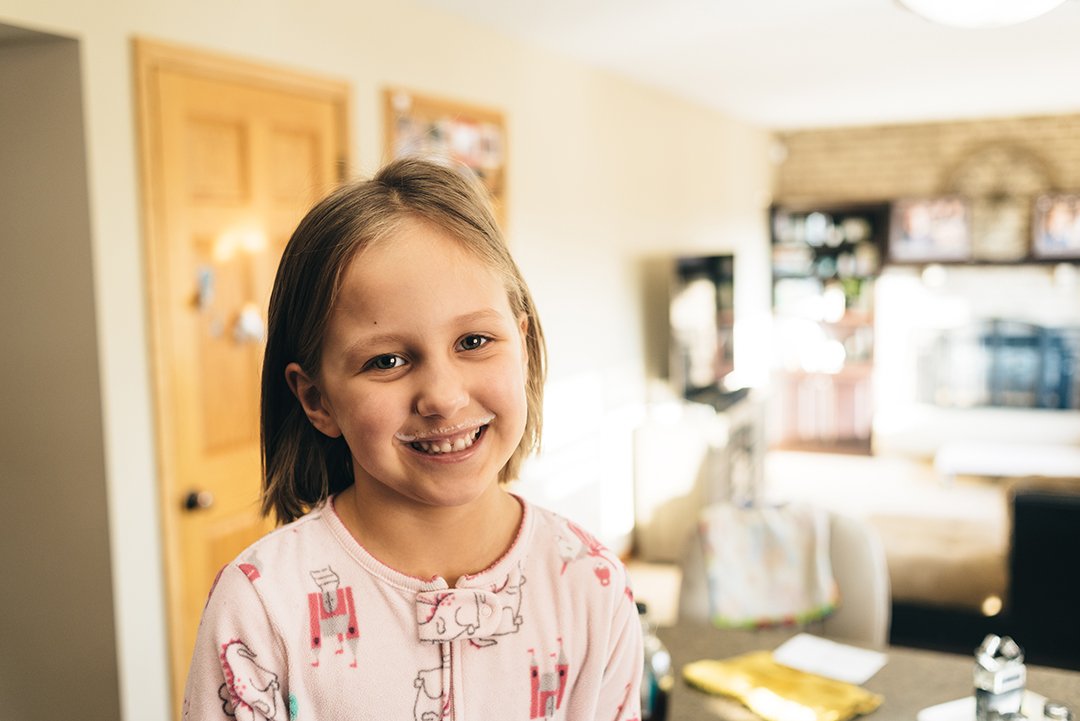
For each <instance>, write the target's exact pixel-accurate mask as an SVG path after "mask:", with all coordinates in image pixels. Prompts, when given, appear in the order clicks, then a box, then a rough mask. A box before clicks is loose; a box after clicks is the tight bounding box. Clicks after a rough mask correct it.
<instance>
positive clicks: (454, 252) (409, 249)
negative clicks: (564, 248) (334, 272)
mask: <svg viewBox="0 0 1080 721" xmlns="http://www.w3.org/2000/svg"><path fill="white" fill-rule="evenodd" d="M486 243H487V241H485V240H483V239H479V238H468V237H462V236H460V235H458V234H455V233H454V232H452V231H451V230H449V229H447V228H445V227H443V226H441V225H439V224H438V223H436V222H434V221H431V220H427V219H424V218H415V217H411V216H406V217H404V218H402V219H400V220H399V221H398V222H396V223H394V224H393V225H392V226H391V227H390V228H389V229H387V230H386V231H385V232H383V233H381V234H380V235H378V236H377V237H375V238H372V239H371V240H369V241H368V242H367V243H364V244H362V246H361V247H360V248H359V249H358V250H357V252H356V253H355V254H354V255H353V257H352V258H351V259H350V260H349V262H348V264H347V265H346V268H345V272H344V273H343V274H342V277H345V276H347V275H349V274H350V273H353V272H356V271H360V272H364V271H365V270H374V269H375V267H376V266H383V265H400V264H399V263H396V261H397V260H399V259H400V257H401V256H402V255H412V256H413V257H418V256H419V257H423V256H428V257H435V258H439V259H442V260H444V261H445V262H446V263H447V267H448V268H449V267H450V264H455V265H458V266H459V267H460V266H465V267H468V269H469V270H470V271H471V272H474V273H478V274H490V275H491V276H492V277H494V278H495V279H497V280H498V281H499V283H500V284H502V285H503V287H504V288H505V289H506V291H507V295H508V296H509V295H510V288H511V287H512V285H513V281H512V274H511V273H510V272H509V270H508V269H507V268H505V267H504V266H503V263H500V262H499V260H498V258H497V254H496V253H493V252H492V251H491V250H490V248H489V247H487V246H486ZM403 270H404V271H406V273H407V271H408V267H406V268H404V269H403Z"/></svg>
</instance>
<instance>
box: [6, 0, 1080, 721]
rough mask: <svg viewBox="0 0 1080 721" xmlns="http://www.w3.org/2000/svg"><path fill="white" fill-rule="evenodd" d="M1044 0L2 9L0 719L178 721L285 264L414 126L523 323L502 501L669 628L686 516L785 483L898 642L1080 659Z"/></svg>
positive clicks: (1072, 322) (1064, 68) (1078, 295)
mask: <svg viewBox="0 0 1080 721" xmlns="http://www.w3.org/2000/svg"><path fill="white" fill-rule="evenodd" d="M983 4H984V5H988V6H989V5H993V6H995V7H997V5H996V4H994V3H983ZM1038 4H1039V3H1032V2H1029V3H1027V5H1029V6H1032V5H1038ZM1043 4H1045V5H1046V6H1047V9H1048V10H1049V11H1048V12H1046V13H1045V14H1044V15H1042V16H1040V17H1036V18H1034V19H1031V20H1027V21H1025V22H1017V23H1010V22H1006V18H1004V17H994V18H990V20H989V21H988V22H989V26H987V27H958V26H957V25H956V22H959V21H957V19H956V18H944V20H945V22H939V21H938V20H940V18H939V19H938V20H931V19H926V18H924V17H920V16H919V15H917V14H916V13H915V12H914V11H912V10H911V9H909V8H908V7H905V6H904V5H903V4H901V3H900V2H899V1H898V0H761V1H759V2H756V3H742V4H735V3H731V2H726V1H717V2H703V1H702V0H674V1H672V2H663V3H661V2H658V1H657V0H630V1H629V2H626V1H623V2H615V1H614V0H599V1H598V2H593V3H588V4H582V3H576V2H569V0H549V1H548V2H545V3H504V2H498V0H386V1H384V2H374V1H373V0H313V1H310V2H300V1H299V0H270V1H265V0H262V1H260V0H230V1H229V2H212V1H210V0H189V1H187V2H175V1H173V0H95V1H94V2H92V3H86V2H76V1H74V0H0V129H2V132H0V329H2V331H3V334H4V337H3V342H2V346H3V353H0V370H2V372H3V373H4V375H5V377H7V378H8V379H9V381H8V383H7V391H6V393H5V402H4V404H3V410H2V411H0V428H2V429H3V433H2V434H0V482H2V484H3V485H2V488H3V494H4V503H3V510H0V578H3V579H4V584H3V585H4V590H3V591H0V718H3V719H7V718H11V719H16V720H18V721H23V720H24V719H37V718H50V719H51V718H60V717H62V716H65V715H69V714H70V712H71V710H72V709H74V708H79V709H80V716H81V717H84V718H91V719H116V718H121V719H125V720H134V719H139V721H166V720H167V719H175V718H177V709H178V708H179V699H180V695H181V694H182V682H183V678H184V675H185V674H186V669H187V659H189V658H190V653H191V643H192V639H193V634H194V625H193V624H194V623H197V618H198V612H199V611H200V610H201V603H202V600H203V599H205V596H206V592H207V590H208V589H209V586H210V583H211V582H212V580H213V577H214V574H215V573H216V572H217V570H218V569H219V568H220V567H221V565H222V564H223V563H225V562H227V561H229V560H230V559H231V558H233V557H234V556H235V555H236V554H237V553H238V552H239V551H240V550H241V549H243V548H244V547H245V546H246V545H248V544H249V543H250V542H251V541H253V540H254V539H255V538H257V537H258V536H259V535H260V534H261V533H263V532H264V531H265V530H266V528H267V527H268V526H266V525H265V523H263V522H262V521H259V520H258V519H257V514H255V513H254V510H255V505H254V504H255V496H256V494H257V490H258V479H259V461H258V430H257V420H258V418H257V403H258V398H257V383H258V367H259V357H260V356H259V354H260V352H261V343H262V337H263V327H264V322H265V313H266V301H267V289H268V288H269V283H270V279H272V274H273V270H274V268H275V266H276V258H277V255H276V254H279V253H280V250H281V248H282V247H283V244H284V242H285V241H286V240H287V237H288V233H289V232H290V229H291V227H293V226H294V225H295V223H296V221H297V220H298V218H299V217H300V216H301V215H302V214H303V212H304V211H305V210H306V209H307V208H308V207H310V205H311V204H312V203H313V202H315V201H316V200H317V199H318V198H319V197H320V196H321V195H322V194H324V193H325V192H327V191H328V190H329V189H330V188H332V187H333V186H334V184H335V183H337V182H340V181H341V180H343V179H346V178H348V177H351V176H353V175H356V174H370V173H371V172H372V171H374V170H375V169H376V168H377V167H378V166H379V165H380V164H381V163H382V162H383V161H385V160H386V159H389V158H390V157H392V156H393V155H395V154H400V153H405V152H413V151H424V150H439V151H443V152H451V153H453V154H455V155H457V156H458V157H459V158H460V159H461V160H462V161H464V162H465V163H467V164H468V165H470V167H472V168H474V169H475V170H476V172H477V173H478V174H479V175H480V177H481V178H482V179H483V180H484V182H485V183H486V184H487V185H488V187H489V188H490V189H491V192H492V197H493V201H494V203H495V206H496V212H497V215H498V217H499V220H500V222H501V223H502V224H503V227H504V229H505V231H506V233H507V236H508V238H509V242H510V244H511V246H512V250H513V253H514V255H515V257H516V259H517V261H518V262H519V264H520V266H521V268H522V271H523V273H524V275H525V277H526V279H527V281H528V282H529V284H530V287H531V290H532V292H533V295H534V297H535V299H536V302H537V305H538V307H539V310H540V314H541V317H542V319H543V323H544V330H545V335H546V336H547V340H548V354H549V362H550V365H549V376H548V385H547V389H546V397H545V409H544V411H545V424H544V439H543V446H542V450H541V452H540V454H539V455H538V456H537V457H535V458H534V459H532V460H531V461H530V462H529V463H527V464H526V466H525V468H524V470H523V473H522V477H521V479H520V480H519V481H518V482H517V483H516V484H515V486H514V490H515V492H518V493H520V494H522V495H524V496H526V497H528V498H530V499H532V500H534V501H535V502H537V503H539V504H541V505H545V506H548V507H550V508H551V509H552V510H555V511H557V512H559V513H562V514H564V515H566V516H567V517H569V518H570V519H571V520H574V521H576V522H579V523H580V524H582V525H583V526H584V527H586V528H588V529H590V530H591V531H592V532H593V533H594V534H595V535H596V536H597V537H598V538H599V539H600V540H601V541H602V542H603V543H605V544H606V545H608V546H609V547H610V548H611V549H613V550H614V551H615V552H617V553H618V554H619V555H620V556H622V557H623V558H625V559H626V560H627V562H628V563H629V565H630V567H631V569H632V574H633V576H634V581H635V585H636V592H637V595H638V598H639V600H644V601H645V602H646V603H648V605H649V609H650V616H651V618H652V621H653V622H654V623H658V624H660V625H661V626H665V625H666V626H673V625H674V624H676V623H677V622H678V620H679V617H680V609H682V610H683V612H684V613H685V612H687V609H690V608H691V606H692V605H693V604H691V603H690V602H689V601H688V597H687V596H686V595H685V594H689V593H696V594H700V593H701V588H702V586H703V584H704V583H705V576H704V575H703V572H702V571H701V569H700V568H698V567H697V566H691V565H688V564H689V563H690V561H688V559H690V558H691V557H693V556H694V554H695V553H696V552H697V551H698V550H699V549H698V548H697V544H699V543H700V541H701V537H700V534H701V532H702V531H701V528H702V524H703V521H702V518H703V517H702V515H701V514H702V512H703V510H704V509H706V508H711V507H714V506H715V505H716V504H720V505H725V504H726V505H728V506H732V507H739V508H744V509H745V508H767V507H776V506H780V505H784V504H796V505H798V504H802V505H806V506H808V507H812V508H815V509H817V510H818V511H820V512H822V513H826V514H831V515H830V516H829V518H832V519H834V527H836V526H835V523H836V522H835V519H836V518H842V519H853V521H854V522H855V523H857V524H858V525H859V528H861V529H865V532H866V533H867V534H870V535H868V536H866V537H867V538H871V539H872V541H873V543H874V544H877V545H876V546H875V547H880V549H881V550H882V551H883V553H884V559H885V560H886V561H887V580H888V584H887V586H888V588H887V591H886V592H887V597H886V602H887V604H888V617H887V618H886V619H885V620H884V621H883V623H884V624H885V625H883V626H881V627H880V631H881V633H883V634H886V636H885V637H882V640H887V641H888V643H890V644H892V645H894V646H910V647H922V648H930V649H937V650H944V651H949V652H957V653H963V654H970V652H971V651H972V650H973V649H974V648H975V646H977V645H978V643H979V642H980V641H981V640H982V637H983V636H984V635H985V634H986V633H988V632H991V631H992V632H995V633H1011V634H1014V635H1015V636H1016V637H1017V640H1018V641H1019V642H1020V643H1021V644H1022V645H1024V644H1025V642H1026V646H1027V648H1028V652H1029V655H1030V658H1031V660H1032V661H1033V662H1035V663H1044V664H1049V665H1057V666H1061V667H1065V668H1074V669H1075V668H1080V652H1078V651H1077V650H1076V649H1077V648H1078V647H1080V624H1078V623H1077V621H1076V619H1075V614H1074V613H1070V612H1069V611H1068V608H1069V607H1070V605H1069V602H1068V601H1067V599H1069V598H1076V594H1078V593H1080V588H1078V587H1077V585H1076V584H1077V583H1078V581H1077V580H1076V579H1078V578H1080V573H1078V565H1077V564H1078V560H1077V556H1076V555H1075V554H1076V552H1077V550H1078V547H1077V541H1076V536H1075V533H1073V532H1071V531H1070V532H1069V533H1066V534H1064V535H1062V533H1060V532H1059V531H1058V530H1054V529H1060V528H1075V527H1076V526H1075V525H1074V524H1075V523H1076V521H1077V520H1080V516H1077V515H1076V509H1077V508H1078V507H1080V503H1078V502H1077V500H1076V499H1077V494H1078V493H1080V490H1078V487H1080V481H1078V480H1076V479H1078V478H1080V377H1078V368H1077V363H1078V358H1080V85H1078V84H1077V83H1076V82H1075V69H1076V68H1077V67H1080V44H1078V43H1077V42H1076V37H1077V35H1078V34H1080V3H1078V2H1077V0H1065V1H1064V2H1062V3H1060V5H1058V6H1056V7H1052V8H1050V6H1051V5H1054V4H1055V3H1052V2H1045V3H1043ZM978 22H979V21H975V24H978ZM950 23H951V24H950ZM1069 514H1072V515H1069ZM1040 529H1041V530H1040ZM1055 533H1056V534H1057V535H1054V534H1055ZM860 537H861V536H860ZM1070 584H1071V585H1070ZM695 588H696V589H697V590H696V591H695V590H693V589H695ZM687 589H691V590H690V591H687ZM1046 589H1052V590H1050V591H1047V590H1046ZM684 592H685V594H684ZM1071 606H1072V607H1074V606H1075V603H1074V602H1073V603H1071ZM192 619H195V620H194V621H193V620H192Z"/></svg>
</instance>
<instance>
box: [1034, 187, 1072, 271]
mask: <svg viewBox="0 0 1080 721" xmlns="http://www.w3.org/2000/svg"><path fill="white" fill-rule="evenodd" d="M1031 225H1032V235H1031V256H1032V258H1034V259H1036V260H1080V193H1045V194H1043V195H1040V196H1039V197H1038V198H1036V199H1035V207H1034V208H1033V209H1032V222H1031Z"/></svg>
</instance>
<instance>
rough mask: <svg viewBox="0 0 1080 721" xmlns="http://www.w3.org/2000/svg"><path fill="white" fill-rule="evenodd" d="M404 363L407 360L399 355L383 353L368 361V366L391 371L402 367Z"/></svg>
mask: <svg viewBox="0 0 1080 721" xmlns="http://www.w3.org/2000/svg"><path fill="white" fill-rule="evenodd" d="M404 363H405V360H404V359H403V358H402V357H401V356H399V355H381V356H378V357H376V358H373V359H372V360H371V361H370V362H369V363H368V367H369V368H374V369H375V370H377V371H389V370H393V369H395V368H400V367H401V366H402V365H403V364H404Z"/></svg>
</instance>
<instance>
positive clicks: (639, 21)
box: [420, 0, 1080, 129]
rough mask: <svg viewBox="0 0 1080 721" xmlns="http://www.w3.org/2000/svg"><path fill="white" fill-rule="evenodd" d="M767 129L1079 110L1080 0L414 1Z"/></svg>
mask: <svg viewBox="0 0 1080 721" xmlns="http://www.w3.org/2000/svg"><path fill="white" fill-rule="evenodd" d="M420 1H421V2H422V3H423V4H426V5H429V6H432V7H435V8H439V9H441V10H443V11H445V12H447V13H449V14H451V15H456V16H459V17H463V18H466V19H469V20H472V21H475V22H477V23H481V24H484V25H487V26H490V27H493V28H495V29H497V30H500V31H502V32H504V33H506V34H508V35H511V36H514V37H516V38H520V39H522V40H526V41H528V42H532V43H534V44H536V45H539V46H542V47H544V48H547V49H549V50H552V51H555V52H557V53H560V54H563V55H567V56H570V57H574V58H577V59H579V60H582V61H585V62H587V63H590V64H592V65H596V66H600V67H603V68H607V69H609V70H611V71H613V72H615V73H618V74H620V75H624V76H626V77H629V78H633V79H636V80H638V81H640V82H643V83H646V84H648V85H652V86H656V87H659V88H664V89H666V90H668V91H670V92H671V93H674V94H676V95H679V96H682V97H685V98H689V99H692V100H695V101H697V102H700V103H703V104H705V105H707V106H709V107H712V108H715V109H717V110H720V111H723V112H725V113H727V114H729V115H731V116H733V117H736V118H740V119H742V120H746V121H749V122H751V123H754V124H757V125H761V126H765V127H769V128H776V129H795V128H808V127H829V126H839V125H863V124H874V123H891V122H911V121H927V120H948V119H959V118H977V117H992V116H1011V115H1038V114H1052V113H1063V112H1077V111H1080V0H1067V2H1065V3H1064V4H1063V5H1061V6H1059V7H1058V8H1056V9H1054V10H1052V11H1051V12H1050V13H1048V14H1047V15H1044V16H1043V17H1040V18H1036V19H1035V20H1031V21H1029V22H1027V23H1023V24H1020V25H1014V26H1012V27H1007V28H996V29H990V30H960V29H954V28H947V27H942V26H937V25H933V24H931V23H929V22H927V21H925V20H923V19H922V18H920V17H917V16H915V15H913V14H912V13H910V12H908V11H907V10H905V9H904V8H903V7H901V6H900V5H898V4H897V3H896V2H895V0H742V1H741V2H736V1H735V0H420Z"/></svg>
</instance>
